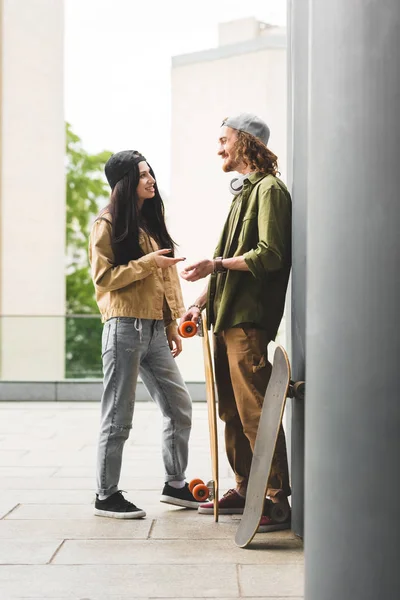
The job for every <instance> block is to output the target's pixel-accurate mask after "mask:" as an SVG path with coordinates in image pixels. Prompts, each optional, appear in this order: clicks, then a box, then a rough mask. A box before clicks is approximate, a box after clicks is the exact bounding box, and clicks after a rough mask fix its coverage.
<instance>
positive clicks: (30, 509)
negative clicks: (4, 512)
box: [5, 503, 100, 521]
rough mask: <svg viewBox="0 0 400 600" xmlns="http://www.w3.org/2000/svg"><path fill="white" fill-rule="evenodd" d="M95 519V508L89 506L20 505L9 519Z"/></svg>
mask: <svg viewBox="0 0 400 600" xmlns="http://www.w3.org/2000/svg"><path fill="white" fill-rule="evenodd" d="M90 518H93V519H94V518H96V520H97V519H99V518H100V517H94V515H93V506H91V505H90V504H89V503H88V504H83V505H82V504H50V505H48V506H46V505H43V504H20V505H19V506H18V508H16V509H15V510H14V511H13V512H12V513H11V514H10V515H9V516H8V517H6V519H5V520H7V519H17V520H34V521H36V520H45V521H48V520H53V519H55V520H58V519H61V520H65V519H74V520H76V519H90Z"/></svg>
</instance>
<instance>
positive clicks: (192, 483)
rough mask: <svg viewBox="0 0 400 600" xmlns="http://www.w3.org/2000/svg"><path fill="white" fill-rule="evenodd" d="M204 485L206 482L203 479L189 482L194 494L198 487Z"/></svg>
mask: <svg viewBox="0 0 400 600" xmlns="http://www.w3.org/2000/svg"><path fill="white" fill-rule="evenodd" d="M199 484H203V485H204V481H203V480H202V479H192V480H191V481H189V492H190V493H191V494H192V493H193V490H194V488H195V486H196V485H199Z"/></svg>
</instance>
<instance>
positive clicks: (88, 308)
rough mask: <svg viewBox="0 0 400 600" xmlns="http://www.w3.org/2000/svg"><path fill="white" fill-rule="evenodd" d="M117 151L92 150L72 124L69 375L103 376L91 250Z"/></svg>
mask: <svg viewBox="0 0 400 600" xmlns="http://www.w3.org/2000/svg"><path fill="white" fill-rule="evenodd" d="M111 154H112V153H111V152H109V151H103V152H100V153H99V154H89V153H88V152H86V151H85V150H84V149H83V147H82V141H81V139H80V138H79V137H78V136H77V135H76V134H75V133H73V131H72V129H71V126H70V125H69V123H66V185H67V189H66V196H67V198H66V200H67V202H66V203H67V232H66V236H67V275H66V279H67V281H66V283H67V298H66V312H67V319H66V360H65V363H66V364H65V376H66V377H67V378H74V377H76V378H81V377H101V360H100V347H101V346H100V344H101V331H102V326H101V322H100V317H99V311H98V308H97V304H96V301H95V298H94V288H93V283H92V280H91V277H90V269H89V261H88V254H87V248H88V238H89V232H90V226H91V224H92V221H93V218H94V216H95V215H96V214H97V213H98V212H99V209H100V208H101V207H102V206H104V205H105V204H106V203H107V199H108V197H109V188H108V185H107V183H106V181H105V179H104V176H103V170H104V164H105V163H106V162H107V160H108V158H109V157H110V156H111ZM69 315H71V316H69ZM72 315H74V316H72ZM76 315H79V316H76Z"/></svg>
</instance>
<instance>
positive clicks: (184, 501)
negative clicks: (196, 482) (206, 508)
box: [160, 483, 201, 509]
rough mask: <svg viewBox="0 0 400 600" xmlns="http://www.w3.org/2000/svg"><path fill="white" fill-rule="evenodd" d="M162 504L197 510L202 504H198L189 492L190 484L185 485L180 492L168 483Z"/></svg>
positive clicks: (162, 497)
mask: <svg viewBox="0 0 400 600" xmlns="http://www.w3.org/2000/svg"><path fill="white" fill-rule="evenodd" d="M160 502H165V503H166V504H173V505H174V506H183V507H185V508H196V509H197V508H198V507H199V506H200V504H201V502H198V501H197V500H196V499H195V498H194V496H193V495H192V494H191V492H190V491H189V484H188V483H185V487H183V488H180V489H179V490H178V489H176V488H174V487H172V485H169V484H168V483H166V484H165V485H164V489H163V491H162V494H161V498H160Z"/></svg>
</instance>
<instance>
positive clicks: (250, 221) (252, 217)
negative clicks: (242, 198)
mask: <svg viewBox="0 0 400 600" xmlns="http://www.w3.org/2000/svg"><path fill="white" fill-rule="evenodd" d="M256 219H257V213H255V212H252V213H249V214H247V215H245V217H244V219H243V222H242V229H241V231H240V235H239V242H240V243H242V242H243V241H244V240H245V239H246V238H247V236H248V235H249V232H251V231H252V229H254V227H255V226H257V222H256Z"/></svg>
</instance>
